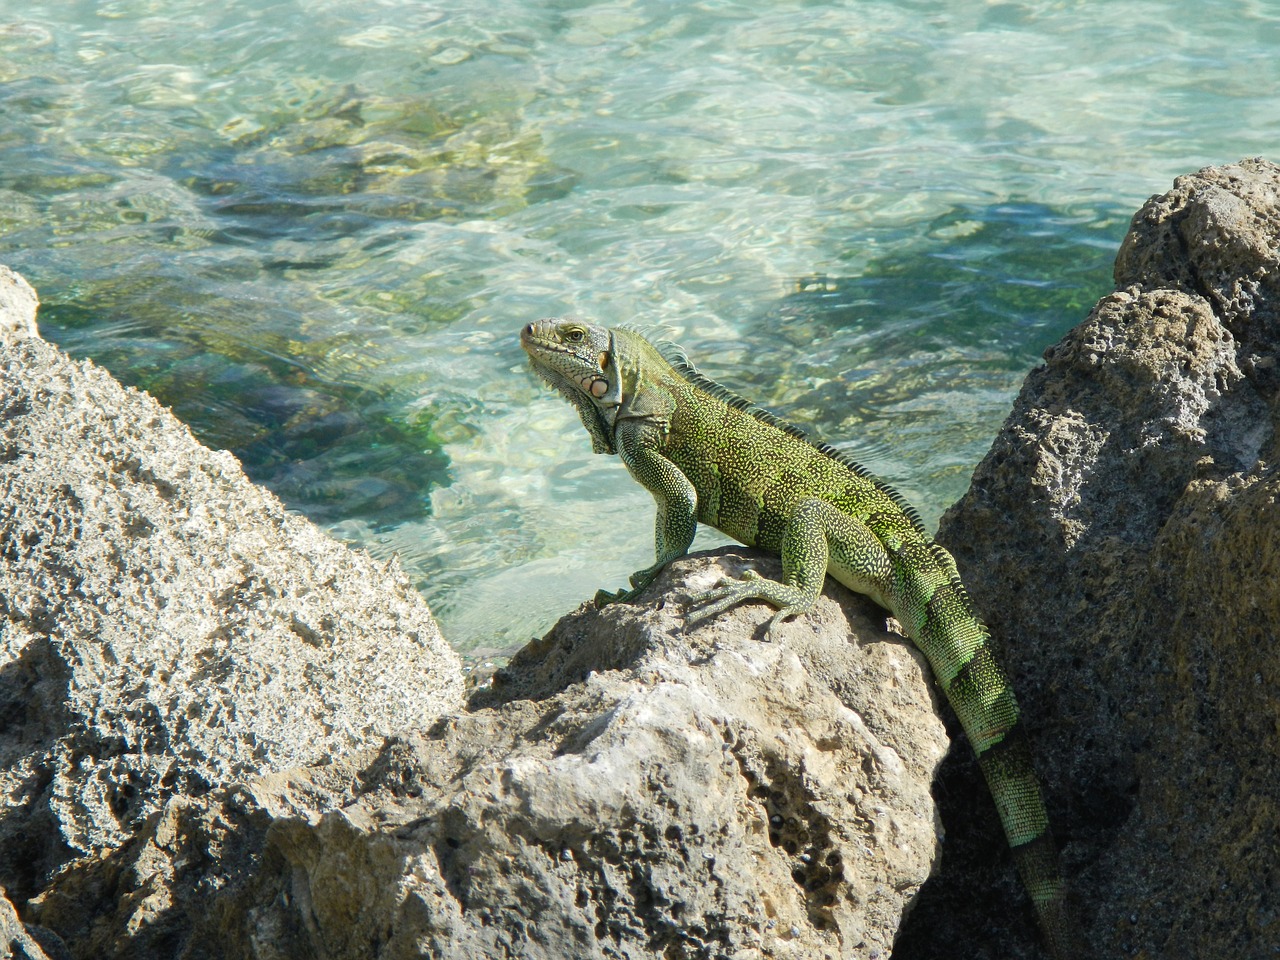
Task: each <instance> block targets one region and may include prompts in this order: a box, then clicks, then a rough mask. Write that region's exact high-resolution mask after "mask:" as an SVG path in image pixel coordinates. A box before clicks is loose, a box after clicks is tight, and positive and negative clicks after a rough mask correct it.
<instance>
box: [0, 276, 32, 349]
mask: <svg viewBox="0 0 1280 960" xmlns="http://www.w3.org/2000/svg"><path fill="white" fill-rule="evenodd" d="M39 306H40V301H39V300H38V299H37V298H36V292H35V291H34V290H32V289H31V284H29V283H27V281H26V280H24V279H23V278H22V277H21V276H19V275H18V274H16V273H14V272H13V271H12V270H10V269H9V268H8V267H6V266H4V265H3V264H0V344H4V343H5V342H7V341H10V340H21V339H22V338H24V337H38V336H40V331H39V330H38V329H36V308H37V307H39Z"/></svg>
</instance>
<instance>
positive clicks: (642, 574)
mask: <svg viewBox="0 0 1280 960" xmlns="http://www.w3.org/2000/svg"><path fill="white" fill-rule="evenodd" d="M665 566H666V564H665V563H662V564H655V565H654V566H652V567H645V568H644V569H643V570H637V571H636V572H635V573H633V574H632V575H631V576H630V578H629V579H630V581H631V589H630V590H619V591H618V592H617V593H610V592H609V591H608V590H597V591H596V596H595V605H596V607H597V608H600V607H607V606H608V605H609V604H611V603H630V602H631V601H632V600H634V599H635V598H636V597H638V596H640V594H641V593H643V592H644V588H645V587H647V586H649V584H651V583H653V581H654V580H656V579H657V578H658V574H659V573H661V572H662V568H663V567H665Z"/></svg>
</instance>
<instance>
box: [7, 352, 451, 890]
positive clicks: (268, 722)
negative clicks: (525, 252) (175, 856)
mask: <svg viewBox="0 0 1280 960" xmlns="http://www.w3.org/2000/svg"><path fill="white" fill-rule="evenodd" d="M461 697H462V676H461V670H460V666H459V662H458V658H457V656H456V655H455V654H454V653H453V651H452V650H450V649H449V647H448V646H447V645H446V644H445V643H444V641H443V640H442V639H441V637H440V634H439V631H438V630H437V628H436V625H435V622H434V621H433V620H432V618H431V615H430V613H429V611H428V610H427V607H426V605H425V603H423V601H422V600H421V598H420V597H419V596H418V595H417V594H416V593H415V592H414V591H413V589H412V587H411V585H410V584H409V582H408V580H407V578H406V577H405V576H404V575H403V574H402V573H401V572H400V571H399V569H398V568H397V567H396V566H395V565H394V564H392V565H386V564H380V563H375V562H374V561H373V560H371V559H370V558H369V557H368V556H366V555H364V554H362V553H360V552H357V551H352V550H350V549H348V548H347V547H344V546H342V545H340V544H338V543H337V542H335V541H333V540H332V539H330V538H329V537H327V536H326V535H325V534H324V533H322V532H321V531H320V530H318V529H317V528H316V527H315V526H313V525H312V524H311V523H309V522H308V521H306V520H304V519H303V518H301V517H298V516H295V515H292V514H290V513H288V512H287V511H286V510H285V509H284V507H283V506H282V505H281V503H280V502H279V501H278V500H277V499H276V498H275V497H273V496H271V495H270V494H269V493H267V492H265V491H264V490H262V489H260V488H258V487H256V486H254V485H253V484H252V483H250V482H249V481H248V480H247V479H246V478H245V476H244V474H243V473H242V472H241V470H240V468H239V465H238V464H237V463H236V461H235V459H234V458H233V457H232V456H231V455H230V454H227V453H215V452H213V451H210V450H208V449H206V448H204V447H202V446H200V444H198V443H197V442H196V441H195V440H194V439H193V438H192V436H191V433H190V432H189V431H188V430H187V428H186V427H185V426H183V425H182V424H181V423H179V422H178V421H177V420H176V419H174V417H173V416H172V415H171V414H170V413H169V412H168V411H167V410H165V409H163V408H162V407H161V406H160V405H159V404H157V403H156V402H155V401H154V400H153V399H151V398H150V397H149V396H147V395H146V394H143V393H140V392H138V391H135V390H130V389H126V388H124V387H122V386H121V385H120V384H119V383H117V382H116V381H115V380H113V379H112V378H111V377H110V376H109V375H108V374H107V373H106V372H105V371H103V370H101V369H100V368H98V367H96V366H94V365H93V364H91V363H88V362H83V363H77V362H74V361H72V360H71V359H69V358H68V357H66V356H65V355H64V354H62V353H61V352H59V351H58V350H57V349H56V348H55V347H54V346H52V345H50V344H48V343H45V342H44V341H42V340H39V339H32V338H27V339H18V340H14V341H10V342H8V343H5V344H0V734H2V735H0V883H2V884H3V885H4V886H6V887H7V888H8V889H9V891H10V894H11V896H13V897H14V899H15V902H17V903H19V904H21V902H22V900H23V899H25V898H26V897H28V896H30V895H32V894H33V893H35V892H36V891H37V890H38V889H39V887H40V886H41V884H43V883H44V882H45V881H46V880H47V879H48V877H49V876H51V875H52V873H53V872H55V871H56V870H57V869H58V868H59V867H61V866H63V865H64V864H65V863H67V862H68V861H69V860H71V859H73V858H74V857H76V856H79V855H84V854H90V855H100V854H103V853H105V852H107V851H109V850H111V849H112V848H114V847H117V846H119V845H120V844H122V843H124V842H125V841H126V840H128V839H129V838H131V837H132V836H133V834H134V832H135V831H136V830H137V829H138V828H139V827H140V826H141V825H142V824H143V823H144V822H145V821H146V819H147V818H148V817H150V816H153V815H154V814H155V813H156V812H157V811H158V810H159V809H160V808H161V806H162V805H163V803H164V802H165V800H166V799H167V798H169V797H173V796H179V795H180V796H185V797H189V798H190V797H199V796H201V795H203V794H205V793H207V792H208V791H209V790H211V789H213V788H215V787H218V786H220V785H224V784H229V783H232V782H235V781H237V780H240V779H243V778H247V777H252V776H255V775H258V774H260V773H265V772H268V771H272V770H279V769H284V768H287V767H292V766H296V765H298V764H305V763H313V762H318V761H321V760H324V759H326V758H330V757H338V756H341V755H344V754H347V753H350V752H352V751H355V750H359V749H360V748H362V747H366V746H370V745H376V744H379V743H380V742H381V741H382V738H383V737H385V736H386V735H387V734H389V733H392V732H394V731H397V730H401V729H405V728H409V727H416V726H420V725H423V724H430V723H431V721H432V720H434V719H435V718H436V717H437V716H439V715H440V714H441V713H442V712H443V711H445V710H448V709H451V708H455V707H457V706H458V704H459V703H460V702H461Z"/></svg>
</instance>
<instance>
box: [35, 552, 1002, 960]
mask: <svg viewBox="0 0 1280 960" xmlns="http://www.w3.org/2000/svg"><path fill="white" fill-rule="evenodd" d="M744 563H745V561H744V560H743V558H742V557H741V556H740V555H739V554H737V553H734V552H732V551H723V552H722V553H721V554H720V555H719V556H718V557H717V558H716V559H715V560H714V562H713V561H712V560H708V559H706V558H691V559H688V560H685V561H682V562H680V563H677V564H675V565H673V567H672V569H671V570H669V571H667V572H666V573H665V574H664V575H663V578H662V579H661V580H660V581H659V582H658V583H657V584H655V585H654V586H653V587H652V588H651V590H650V593H649V596H651V597H658V598H661V599H660V600H659V602H658V603H656V604H655V603H653V602H652V601H650V602H649V603H646V604H645V605H643V606H627V605H614V606H610V607H608V608H606V609H604V610H602V611H597V610H595V609H594V608H590V607H584V608H583V609H581V610H579V611H578V612H577V613H575V614H572V615H570V616H569V617H566V618H565V619H564V620H562V621H561V622H560V623H559V624H558V625H557V626H556V628H555V629H554V630H553V631H552V633H551V634H549V635H548V637H547V638H546V639H545V640H543V641H541V642H539V643H537V644H535V645H533V646H532V647H530V648H528V649H526V650H525V651H524V652H522V653H521V654H520V655H519V656H518V657H517V659H516V662H514V663H513V664H512V665H511V666H510V667H508V668H507V669H506V670H505V671H503V672H502V673H501V674H499V675H498V677H497V678H496V679H495V686H494V688H493V689H491V690H487V691H481V692H480V693H478V694H477V695H476V703H475V704H473V710H472V711H471V712H468V713H461V714H456V715H453V716H449V717H446V718H443V719H441V720H440V721H438V722H437V723H436V724H435V725H434V726H433V727H431V728H430V729H424V730H423V731H422V732H418V733H407V734H404V735H401V736H399V737H396V738H393V739H391V740H390V741H388V742H387V744H386V745H385V747H383V748H382V749H381V750H380V751H371V752H368V753H366V754H363V755H360V756H353V757H350V758H347V759H343V760H339V761H336V762H335V763H334V764H331V765H328V766H326V767H321V768H311V769H307V770H297V771H293V772H290V773H288V774H281V775H276V776H271V777H262V778H258V779H257V780H254V781H251V782H250V783H249V784H247V785H246V786H245V787H244V788H241V789H238V790H235V791H222V792H220V793H217V794H215V795H210V796H209V797H206V798H204V799H203V800H200V801H187V800H185V799H175V800H173V801H171V802H170V804H169V805H168V806H167V807H166V808H165V810H164V812H163V813H162V814H161V816H160V817H158V818H156V820H154V821H153V823H152V825H151V826H150V827H149V829H148V830H147V832H146V833H145V834H144V835H143V836H141V837H140V838H139V839H138V840H137V841H135V842H134V843H133V844H131V845H130V846H129V847H128V848H126V849H124V850H122V851H120V852H119V854H118V855H115V856H112V857H108V858H103V859H98V860H93V861H84V862H82V863H81V864H79V865H77V866H75V867H73V868H71V869H69V870H68V871H66V872H65V873H64V874H62V875H61V876H60V877H59V878H58V880H57V881H56V882H55V883H54V884H53V885H52V887H51V888H50V889H49V890H47V891H46V892H45V894H44V895H43V896H42V897H41V899H40V901H39V903H38V904H37V905H36V910H35V911H34V914H35V916H36V918H37V919H39V920H40V921H41V922H43V923H45V924H47V925H49V926H51V927H53V928H54V929H57V930H59V931H60V932H62V933H63V934H64V935H65V936H67V937H68V939H69V940H71V941H72V942H75V943H77V944H78V945H79V949H80V950H81V952H82V953H83V954H84V955H93V956H97V957H125V956H128V957H131V958H144V960H145V958H151V957H156V958H159V957H168V956H175V955H181V956H184V957H191V958H197V957H219V958H222V957H228V958H231V957H257V958H265V957H271V958H278V957H308V958H310V957H316V958H326V960H327V958H356V957H369V956H374V955H376V956H381V957H417V956H430V957H435V958H459V960H461V958H468V960H469V958H474V957H500V956H513V957H523V958H547V960H551V958H555V960H560V958H565V957H574V958H597V957H600V958H603V957H621V956H626V957H633V958H644V957H652V958H659V957H672V956H681V957H691V958H692V957H705V958H712V957H716V958H719V957H738V958H750V957H788V958H830V960H835V958H839V957H850V956H857V957H877V956H878V957H882V958H883V957H887V956H888V953H889V950H890V947H891V944H892V940H893V936H894V932H895V930H896V928H897V925H898V922H899V917H900V915H901V913H902V911H903V909H904V908H905V906H906V905H907V904H908V903H909V902H910V900H911V898H912V896H913V895H914V893H915V891H916V890H917V889H918V887H919V886H920V884H921V883H923V882H924V880H925V878H926V877H927V876H928V874H929V872H930V868H931V865H932V863H933V860H934V858H935V856H936V852H937V828H936V822H935V816H934V808H933V803H932V800H931V799H930V796H929V785H930V781H931V779H932V776H933V773H934V770H935V767H936V765H937V763H938V761H939V760H940V758H941V757H942V755H943V753H944V750H945V748H946V741H945V738H944V735H943V731H942V725H941V723H940V721H939V720H938V719H937V716H936V713H935V706H934V704H933V702H932V700H931V696H930V693H929V687H928V685H927V683H926V681H925V678H924V671H923V669H922V666H921V663H920V662H919V660H918V657H917V655H916V654H915V653H914V651H913V650H912V648H911V647H910V645H909V644H907V643H906V641H904V640H902V639H901V638H899V637H895V636H893V635H892V634H888V633H886V632H885V630H884V620H883V616H882V615H877V614H876V613H875V611H874V610H873V609H872V608H871V607H870V606H869V605H868V604H866V603H865V602H864V601H862V600H860V599H857V598H853V597H851V596H849V595H847V594H842V595H841V599H840V602H836V601H835V600H832V599H826V598H824V599H823V600H822V601H821V602H820V603H819V605H818V608H817V610H816V611H815V613H814V614H813V615H811V616H806V617H804V618H801V619H799V620H797V621H794V622H792V623H789V624H787V625H786V626H785V627H784V628H783V631H782V635H781V637H780V638H779V640H778V641H777V642H761V641H759V640H757V639H755V637H756V636H757V635H759V634H760V632H761V630H762V628H763V625H764V623H765V621H766V620H767V619H768V617H769V615H770V611H768V610H766V609H764V608H762V607H760V606H748V607H742V608H739V609H737V610H734V611H731V612H730V613H728V614H726V615H725V616H724V617H722V618H720V619H719V620H717V621H715V622H713V623H710V624H707V625H705V626H700V627H698V628H697V629H693V630H686V629H685V627H684V618H683V616H682V614H681V612H680V610H679V608H678V603H679V602H680V601H681V599H683V598H685V597H687V596H688V594H689V593H690V592H691V591H694V590H698V589H704V588H705V587H706V586H708V585H709V584H710V583H712V582H714V581H715V579H717V578H718V576H720V575H722V574H723V573H726V572H730V573H734V574H736V573H739V572H741V570H742V568H743V566H744ZM762 568H763V569H764V571H765V572H766V573H771V574H775V575H776V572H777V569H776V565H774V566H771V565H769V564H762ZM868 614H870V617H869V616H868ZM482 704H484V706H482ZM989 806H990V804H989V802H988V807H989ZM990 813H991V816H992V817H993V818H994V810H993V809H992V810H990ZM215 849H216V850H218V851H220V854H221V855H220V856H219V857H217V858H211V857H210V856H209V853H208V851H210V850H215ZM202 891H207V892H206V893H205V895H203V896H201V892H202ZM213 891H221V892H220V893H218V894H216V895H212V893H213Z"/></svg>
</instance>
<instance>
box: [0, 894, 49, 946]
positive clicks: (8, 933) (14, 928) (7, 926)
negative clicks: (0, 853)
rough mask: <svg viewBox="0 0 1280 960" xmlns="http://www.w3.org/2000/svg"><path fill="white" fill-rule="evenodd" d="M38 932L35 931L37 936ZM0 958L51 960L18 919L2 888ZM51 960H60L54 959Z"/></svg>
mask: <svg viewBox="0 0 1280 960" xmlns="http://www.w3.org/2000/svg"><path fill="white" fill-rule="evenodd" d="M38 935H39V931H37V936H38ZM0 958H4V960H10V958H12V960H51V958H50V956H49V954H47V953H45V950H44V947H42V946H41V945H40V941H39V940H38V939H37V938H36V936H33V935H32V932H31V930H29V929H27V927H26V926H25V925H24V924H23V923H22V921H21V920H19V919H18V911H17V910H15V909H14V908H13V904H12V903H10V902H9V898H8V897H6V896H5V892H4V888H3V887H0ZM53 960H61V958H60V957H55V958H53Z"/></svg>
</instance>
